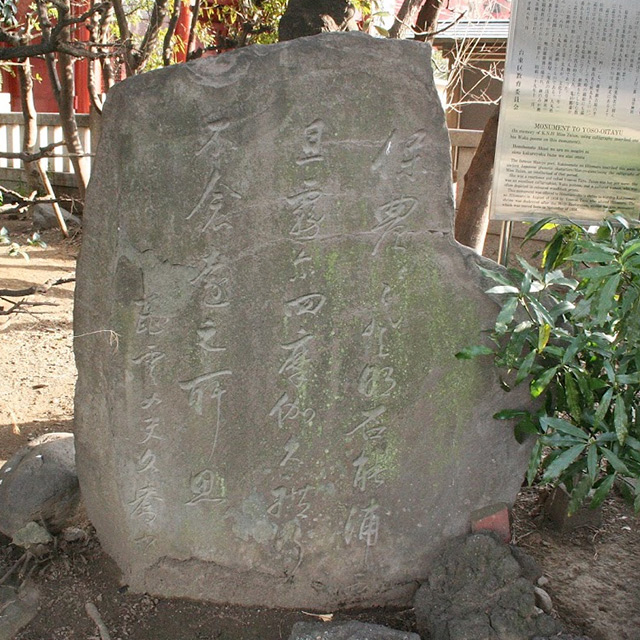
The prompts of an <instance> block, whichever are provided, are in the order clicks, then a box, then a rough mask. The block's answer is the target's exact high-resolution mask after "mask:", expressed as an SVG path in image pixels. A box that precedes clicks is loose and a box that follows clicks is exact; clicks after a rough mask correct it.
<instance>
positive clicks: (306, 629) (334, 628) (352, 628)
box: [289, 622, 420, 640]
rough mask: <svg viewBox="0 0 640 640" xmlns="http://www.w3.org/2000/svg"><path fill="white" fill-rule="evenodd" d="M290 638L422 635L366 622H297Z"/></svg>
mask: <svg viewBox="0 0 640 640" xmlns="http://www.w3.org/2000/svg"><path fill="white" fill-rule="evenodd" d="M289 640H420V636H419V635H418V634H416V633H407V632H406V631H396V630H395V629H390V628H389V627H384V626H382V625H379V624H368V623H365V622H296V624H294V625H293V629H292V630H291V635H290V636H289Z"/></svg>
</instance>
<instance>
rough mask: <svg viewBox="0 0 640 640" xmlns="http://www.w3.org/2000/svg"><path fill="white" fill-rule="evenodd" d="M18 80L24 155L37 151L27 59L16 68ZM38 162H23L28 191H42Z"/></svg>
mask: <svg viewBox="0 0 640 640" xmlns="http://www.w3.org/2000/svg"><path fill="white" fill-rule="evenodd" d="M16 69H17V73H18V80H19V82H20V104H21V106H22V118H23V120H24V135H23V137H22V150H23V151H24V152H25V153H36V152H37V151H38V115H37V113H36V107H35V103H34V101H33V76H32V74H31V62H30V61H29V59H28V58H27V59H26V60H25V61H24V62H23V63H22V64H19V65H18V66H17V67H16ZM38 162H39V161H38V160H36V161H34V162H25V163H24V171H25V174H26V177H27V187H28V189H29V191H31V192H32V191H42V189H43V187H44V185H43V184H42V181H41V180H40V173H39V171H38V166H37V164H38Z"/></svg>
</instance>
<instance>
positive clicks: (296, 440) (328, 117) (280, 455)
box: [75, 34, 527, 608]
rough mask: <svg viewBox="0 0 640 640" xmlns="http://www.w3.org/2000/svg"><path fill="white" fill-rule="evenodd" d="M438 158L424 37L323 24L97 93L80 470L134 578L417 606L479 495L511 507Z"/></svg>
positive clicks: (505, 443) (513, 453)
mask: <svg viewBox="0 0 640 640" xmlns="http://www.w3.org/2000/svg"><path fill="white" fill-rule="evenodd" d="M450 171H451V167H450V161H449V141H448V137H447V131H446V128H445V122H444V117H443V112H442V108H441V106H440V102H439V99H438V96H437V95H436V91H435V88H434V84H433V79H432V73H431V66H430V49H429V47H428V45H425V44H421V43H413V42H400V41H385V40H381V39H374V38H370V37H369V36H365V35H362V34H348V35H347V34H332V35H323V36H317V37H313V38H305V39H301V40H296V41H292V42H290V43H285V44H281V45H274V46H269V47H252V48H248V49H244V50H241V51H237V52H234V53H229V54H224V55H221V56H219V57H216V58H209V59H203V60H200V61H197V62H195V63H192V64H187V65H179V66H176V67H172V68H169V69H166V70H162V71H157V72H152V73H148V74H145V75H143V76H140V77H136V78H134V79H132V80H128V81H126V82H123V83H122V84H120V85H118V86H116V87H114V89H112V90H111V91H110V93H109V98H108V100H107V105H106V108H105V113H104V128H103V134H102V140H101V142H100V148H99V151H98V155H97V158H96V161H95V167H94V172H93V177H92V181H91V185H90V188H89V195H88V200H87V210H86V232H85V238H84V243H83V248H82V256H81V259H80V264H79V270H78V292H77V300H76V318H75V322H76V325H75V333H76V336H77V337H76V342H75V344H76V356H77V364H78V371H79V379H78V388H77V397H76V425H77V466H78V472H79V476H80V481H81V487H82V491H83V494H84V499H85V502H86V507H87V510H88V513H89V515H90V517H91V519H92V521H93V523H94V524H95V526H96V528H97V530H98V533H99V536H100V539H101V541H102V544H103V546H104V548H105V549H106V550H107V551H108V552H109V553H110V554H111V555H112V556H113V557H114V558H115V559H116V560H117V562H118V563H119V565H120V567H121V568H122V570H123V572H124V579H125V580H126V581H127V582H129V584H130V585H131V587H132V588H133V589H136V590H144V591H147V592H150V593H155V594H163V595H184V596H190V597H196V598H207V599H212V600H217V601H225V602H233V603H242V604H256V605H265V606H269V605H280V606H290V607H298V606H304V607H318V608H333V607H336V606H339V605H342V604H368V605H376V604H385V603H398V602H407V601H408V599H409V597H410V595H411V594H412V592H413V591H414V590H415V588H416V580H417V579H419V578H421V577H423V576H424V575H425V573H426V569H427V568H428V564H429V560H430V558H431V557H432V556H433V554H434V552H435V550H437V549H438V547H439V546H440V545H441V543H442V542H443V540H445V539H447V538H449V537H451V536H454V535H457V534H461V533H464V532H465V531H467V530H468V528H469V513H470V512H471V511H473V510H474V509H477V508H480V507H483V506H486V505H487V504H490V503H494V502H498V501H506V502H512V501H513V499H514V497H515V494H516V493H517V490H518V487H519V484H520V482H521V478H522V470H523V463H524V459H525V458H526V455H527V451H526V447H524V448H523V447H520V446H519V445H517V444H516V442H515V440H514V439H513V436H512V435H511V433H510V431H509V428H508V427H505V426H504V425H501V424H499V423H496V422H495V421H494V420H493V419H492V414H493V413H494V411H496V410H497V409H499V408H504V407H505V406H508V401H509V399H510V397H509V396H507V395H506V394H504V393H503V392H502V391H501V390H500V388H499V385H498V380H497V378H496V376H495V375H494V374H493V372H492V370H491V368H490V366H489V364H488V363H487V362H485V363H481V362H472V363H468V362H458V361H456V360H455V358H454V354H455V352H456V351H458V350H459V349H460V348H462V347H465V346H468V345H469V344H473V343H475V342H477V341H478V340H479V336H480V331H481V330H483V329H486V328H489V327H491V326H492V324H493V322H494V319H495V314H496V306H495V304H494V303H493V302H492V301H491V300H489V299H488V298H487V297H486V296H485V294H484V293H483V290H484V289H486V288H487V284H486V282H483V281H482V279H481V275H480V272H479V270H478V268H477V262H478V260H479V258H477V257H476V256H475V255H474V254H472V253H470V252H469V251H467V250H465V249H463V248H462V247H460V246H459V245H457V244H456V243H455V242H454V241H453V239H452V233H451V225H452V216H453V211H452V206H453V205H452V195H451V191H450ZM510 395H511V394H510ZM516 400H517V399H515V398H514V399H513V400H512V401H511V404H513V403H514V402H515V401H516Z"/></svg>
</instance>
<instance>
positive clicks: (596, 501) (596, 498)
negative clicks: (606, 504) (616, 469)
mask: <svg viewBox="0 0 640 640" xmlns="http://www.w3.org/2000/svg"><path fill="white" fill-rule="evenodd" d="M615 479H616V474H615V473H613V474H611V475H610V476H607V477H606V478H605V479H604V480H603V481H602V482H601V483H600V485H599V486H598V488H597V489H596V490H595V491H594V492H593V498H592V499H591V502H590V503H589V507H590V508H591V509H597V508H598V507H599V506H600V505H601V504H602V502H603V500H604V499H605V498H606V497H607V496H608V495H609V491H611V487H613V483H614V482H615Z"/></svg>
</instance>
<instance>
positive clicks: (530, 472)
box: [527, 440, 543, 486]
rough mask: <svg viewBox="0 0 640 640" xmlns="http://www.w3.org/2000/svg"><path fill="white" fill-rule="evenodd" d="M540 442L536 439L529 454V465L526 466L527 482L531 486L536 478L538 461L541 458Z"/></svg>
mask: <svg viewBox="0 0 640 640" xmlns="http://www.w3.org/2000/svg"><path fill="white" fill-rule="evenodd" d="M542 449H543V447H542V442H540V440H538V441H537V442H536V443H535V444H534V445H533V449H532V450H531V455H530V456H529V466H528V467H527V484H528V485H529V486H531V485H532V484H533V482H534V480H535V479H536V475H537V473H538V468H539V467H540V462H541V460H542Z"/></svg>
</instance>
